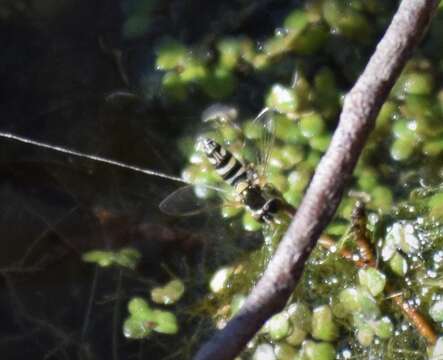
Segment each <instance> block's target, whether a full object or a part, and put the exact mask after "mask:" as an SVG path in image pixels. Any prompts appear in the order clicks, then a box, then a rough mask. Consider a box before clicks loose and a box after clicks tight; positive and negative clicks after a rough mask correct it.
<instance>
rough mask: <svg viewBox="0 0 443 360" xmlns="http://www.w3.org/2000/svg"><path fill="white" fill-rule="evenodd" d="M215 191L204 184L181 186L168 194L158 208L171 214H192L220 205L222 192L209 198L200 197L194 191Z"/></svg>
mask: <svg viewBox="0 0 443 360" xmlns="http://www.w3.org/2000/svg"><path fill="white" fill-rule="evenodd" d="M199 190H202V191H215V190H214V189H212V188H208V187H206V186H204V185H187V186H183V187H181V188H179V189H177V190H175V191H174V192H172V193H171V194H169V195H168V196H167V197H166V198H165V199H164V200H163V201H162V202H161V203H160V205H159V207H160V210H161V211H163V212H164V213H165V214H167V215H172V216H192V215H197V214H200V213H202V212H205V211H209V210H211V209H214V208H217V207H220V206H222V204H223V201H222V196H221V195H222V194H221V193H220V194H218V195H219V196H215V197H212V198H211V199H206V198H200V197H198V196H197V195H196V191H199Z"/></svg>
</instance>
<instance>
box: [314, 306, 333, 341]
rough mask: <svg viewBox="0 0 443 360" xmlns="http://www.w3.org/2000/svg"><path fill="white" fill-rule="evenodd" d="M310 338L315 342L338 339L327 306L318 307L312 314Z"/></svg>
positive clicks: (330, 312)
mask: <svg viewBox="0 0 443 360" xmlns="http://www.w3.org/2000/svg"><path fill="white" fill-rule="evenodd" d="M312 336H313V337H314V338H315V339H317V340H324V341H333V340H335V339H336V338H337V337H338V328H337V325H336V324H335V322H334V320H333V316H332V311H331V309H330V307H329V306H328V305H323V306H319V307H317V308H315V309H314V311H313V313H312Z"/></svg>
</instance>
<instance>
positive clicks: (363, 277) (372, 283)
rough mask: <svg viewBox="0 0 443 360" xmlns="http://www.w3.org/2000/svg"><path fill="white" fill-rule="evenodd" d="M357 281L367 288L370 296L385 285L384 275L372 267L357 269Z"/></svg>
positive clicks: (377, 292) (378, 292)
mask: <svg viewBox="0 0 443 360" xmlns="http://www.w3.org/2000/svg"><path fill="white" fill-rule="evenodd" d="M358 281H359V283H360V284H361V285H362V286H364V287H366V289H368V291H369V292H370V293H371V295H372V296H377V295H378V294H380V293H381V292H382V291H383V289H384V287H385V285H386V276H385V275H384V274H383V273H382V272H380V271H378V270H377V269H374V268H368V269H360V270H359V271H358Z"/></svg>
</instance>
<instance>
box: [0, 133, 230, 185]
mask: <svg viewBox="0 0 443 360" xmlns="http://www.w3.org/2000/svg"><path fill="white" fill-rule="evenodd" d="M0 137H2V138H6V139H10V140H14V141H18V142H21V143H24V144H30V145H34V146H38V147H41V148H45V149H50V150H54V151H57V152H60V153H64V154H68V155H72V156H77V157H80V158H84V159H89V160H93V161H97V162H101V163H105V164H109V165H113V166H118V167H121V168H124V169H128V170H132V171H135V172H138V173H142V174H145V175H150V176H157V177H160V178H163V179H168V180H172V181H176V182H180V183H183V184H188V185H196V184H194V183H192V182H190V181H187V180H185V179H183V178H180V177H178V176H174V175H168V174H163V173H161V172H159V171H155V170H149V169H146V168H141V167H138V166H135V165H129V164H125V163H123V162H120V161H116V160H111V159H107V158H104V157H101V156H98V155H92V154H87V153H83V152H80V151H76V150H72V149H68V148H66V147H63V146H57V145H51V144H48V143H44V142H41V141H37V140H32V139H29V138H26V137H22V136H18V135H14V134H11V133H7V132H2V131H0ZM198 185H199V186H200V185H202V186H205V187H207V188H209V189H212V190H216V191H221V192H225V190H223V189H221V188H219V187H216V186H211V185H207V184H198Z"/></svg>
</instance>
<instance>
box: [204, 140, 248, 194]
mask: <svg viewBox="0 0 443 360" xmlns="http://www.w3.org/2000/svg"><path fill="white" fill-rule="evenodd" d="M202 144H203V149H204V151H205V153H206V156H207V157H208V159H209V161H210V162H211V164H212V165H214V167H215V170H216V171H217V173H218V174H219V175H220V177H221V178H222V179H223V180H225V181H226V182H227V183H228V184H229V185H232V186H234V187H235V186H237V184H239V183H240V182H245V181H247V180H248V174H247V170H246V168H245V166H244V165H243V164H242V163H241V162H240V161H239V160H237V159H236V158H235V156H234V155H232V153H231V152H229V151H228V150H226V149H225V148H223V147H222V146H221V145H220V144H218V143H217V142H215V141H214V140H212V139H208V138H204V139H202Z"/></svg>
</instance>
